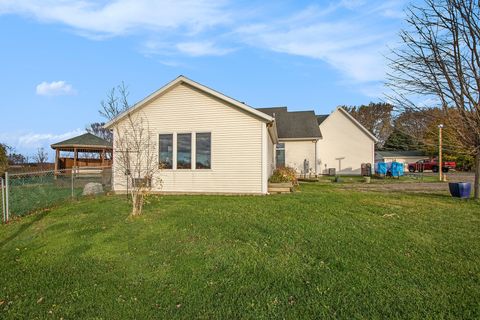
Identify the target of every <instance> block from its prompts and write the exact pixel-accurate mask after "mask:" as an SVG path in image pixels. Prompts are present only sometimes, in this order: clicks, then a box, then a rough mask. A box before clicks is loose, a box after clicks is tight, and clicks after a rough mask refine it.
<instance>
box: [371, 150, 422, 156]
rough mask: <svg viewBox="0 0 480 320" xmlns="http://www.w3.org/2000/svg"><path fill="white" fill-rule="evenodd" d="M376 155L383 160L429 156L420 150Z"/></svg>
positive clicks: (382, 152)
mask: <svg viewBox="0 0 480 320" xmlns="http://www.w3.org/2000/svg"><path fill="white" fill-rule="evenodd" d="M375 154H376V155H379V156H381V157H382V158H391V157H426V156H427V154H426V153H425V152H423V151H420V150H392V151H377V152H375Z"/></svg>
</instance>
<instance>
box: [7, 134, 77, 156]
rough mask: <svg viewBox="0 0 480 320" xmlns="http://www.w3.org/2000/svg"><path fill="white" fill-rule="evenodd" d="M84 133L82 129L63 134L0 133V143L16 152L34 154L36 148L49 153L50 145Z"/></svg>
mask: <svg viewBox="0 0 480 320" xmlns="http://www.w3.org/2000/svg"><path fill="white" fill-rule="evenodd" d="M83 133H85V130H84V129H75V130H72V131H68V132H64V133H35V132H17V133H0V141H2V142H4V143H6V144H7V145H9V146H12V147H14V148H15V149H16V150H17V151H18V152H21V153H24V154H27V155H29V154H34V153H35V151H36V150H37V149H38V148H44V149H45V150H46V151H47V152H48V151H51V150H52V149H51V148H50V145H51V144H53V143H56V142H60V141H63V140H66V139H69V138H72V137H75V136H78V135H81V134H83Z"/></svg>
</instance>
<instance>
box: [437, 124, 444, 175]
mask: <svg viewBox="0 0 480 320" xmlns="http://www.w3.org/2000/svg"><path fill="white" fill-rule="evenodd" d="M442 129H443V124H439V125H438V178H439V179H440V181H443V160H442Z"/></svg>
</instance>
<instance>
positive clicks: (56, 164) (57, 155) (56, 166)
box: [55, 148, 60, 179]
mask: <svg viewBox="0 0 480 320" xmlns="http://www.w3.org/2000/svg"><path fill="white" fill-rule="evenodd" d="M59 158H60V150H59V149H58V148H56V149H55V179H57V174H58V161H59Z"/></svg>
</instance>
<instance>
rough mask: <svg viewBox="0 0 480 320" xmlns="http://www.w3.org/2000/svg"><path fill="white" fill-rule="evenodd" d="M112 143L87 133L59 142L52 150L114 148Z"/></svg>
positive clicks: (53, 145)
mask: <svg viewBox="0 0 480 320" xmlns="http://www.w3.org/2000/svg"><path fill="white" fill-rule="evenodd" d="M112 146H113V145H112V143H111V142H109V141H107V140H105V139H102V138H100V137H97V136H96V135H94V134H91V133H85V134H82V135H79V136H76V137H73V138H70V139H67V140H64V141H61V142H57V143H54V144H52V145H51V147H52V149H56V148H74V147H77V148H84V147H100V148H112Z"/></svg>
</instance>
